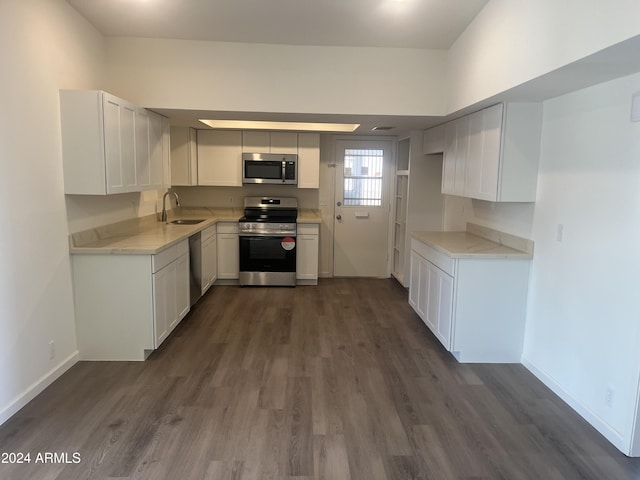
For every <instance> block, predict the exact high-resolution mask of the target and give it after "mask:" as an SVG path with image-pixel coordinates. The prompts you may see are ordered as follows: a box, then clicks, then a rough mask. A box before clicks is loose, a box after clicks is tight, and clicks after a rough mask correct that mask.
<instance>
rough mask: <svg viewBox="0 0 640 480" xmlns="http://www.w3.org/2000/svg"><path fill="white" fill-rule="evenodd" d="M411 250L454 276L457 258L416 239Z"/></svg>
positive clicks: (412, 241)
mask: <svg viewBox="0 0 640 480" xmlns="http://www.w3.org/2000/svg"><path fill="white" fill-rule="evenodd" d="M411 250H413V251H414V252H416V253H417V254H418V255H420V256H421V257H423V258H425V259H426V260H428V261H430V262H431V263H433V264H434V265H435V266H436V267H438V268H439V269H440V270H442V271H444V272H446V273H448V274H449V275H451V276H452V277H453V276H454V273H453V270H454V265H455V260H454V259H453V258H451V257H450V256H449V255H446V254H444V253H442V252H439V251H438V250H436V249H435V248H433V247H430V246H429V245H426V244H424V243H422V242H420V241H419V240H416V239H412V240H411Z"/></svg>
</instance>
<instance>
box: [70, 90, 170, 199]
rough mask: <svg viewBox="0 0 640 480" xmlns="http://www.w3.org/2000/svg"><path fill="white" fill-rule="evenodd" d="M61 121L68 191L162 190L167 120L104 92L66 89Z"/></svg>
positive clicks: (99, 193)
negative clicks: (163, 127) (163, 123)
mask: <svg viewBox="0 0 640 480" xmlns="http://www.w3.org/2000/svg"><path fill="white" fill-rule="evenodd" d="M60 117H61V127H62V150H63V162H64V180H65V193H68V194H87V195H106V194H113V193H125V192H137V191H141V190H145V189H149V188H160V187H162V184H163V164H162V156H163V151H162V149H163V141H162V133H161V132H162V118H159V119H158V118H157V117H159V116H156V114H153V113H152V112H148V111H146V110H144V109H141V108H138V107H136V106H135V105H133V104H131V103H129V102H127V101H126V100H123V99H121V98H118V97H116V96H114V95H111V94H108V93H106V92H102V91H98V90H61V91H60ZM151 118H153V121H152V122H153V125H152V124H151V123H150V122H151V120H150V119H151ZM156 121H158V122H159V123H158V124H156V123H155V122H156ZM158 125H159V127H158ZM157 128H159V129H160V130H157ZM158 132H160V133H159V134H158ZM158 159H160V160H159V161H158Z"/></svg>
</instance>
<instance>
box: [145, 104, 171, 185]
mask: <svg viewBox="0 0 640 480" xmlns="http://www.w3.org/2000/svg"><path fill="white" fill-rule="evenodd" d="M148 113H149V188H152V189H160V188H163V187H166V186H168V185H169V183H166V182H165V181H164V169H165V149H166V147H165V144H164V141H165V138H164V131H165V118H164V117H163V116H162V115H158V114H157V113H155V112H151V111H149V112H148Z"/></svg>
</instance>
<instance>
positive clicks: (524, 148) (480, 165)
mask: <svg viewBox="0 0 640 480" xmlns="http://www.w3.org/2000/svg"><path fill="white" fill-rule="evenodd" d="M541 127H542V105H541V104H539V103H507V104H498V105H494V106H492V107H489V108H486V109H484V110H481V111H479V112H476V113H473V114H471V115H467V116H465V117H462V118H459V119H457V120H454V121H452V122H449V123H447V124H446V125H445V146H444V163H443V173H442V193H446V194H450V195H459V196H464V197H469V198H477V199H480V200H487V201H491V202H535V199H536V185H537V178H538V158H539V154H540V131H541Z"/></svg>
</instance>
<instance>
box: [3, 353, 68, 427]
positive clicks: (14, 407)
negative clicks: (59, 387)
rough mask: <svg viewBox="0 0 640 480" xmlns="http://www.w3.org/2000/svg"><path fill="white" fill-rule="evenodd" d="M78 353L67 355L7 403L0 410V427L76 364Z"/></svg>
mask: <svg viewBox="0 0 640 480" xmlns="http://www.w3.org/2000/svg"><path fill="white" fill-rule="evenodd" d="M78 357H79V353H78V351H77V350H76V351H75V352H74V353H72V354H71V355H69V356H68V357H67V358H66V359H65V360H63V361H62V362H61V363H59V364H58V365H57V366H56V367H54V368H53V369H51V370H49V372H47V373H45V374H44V375H43V376H42V377H40V378H39V379H38V380H36V381H35V382H33V383H32V384H31V385H29V387H28V388H27V389H26V390H25V391H24V392H22V394H20V395H18V397H16V398H15V399H14V400H13V401H12V402H10V403H9V405H7V406H6V407H4V409H2V410H0V425H2V424H3V423H4V422H6V421H7V420H9V419H10V418H11V417H12V416H13V415H15V414H16V413H17V412H18V411H19V410H20V409H21V408H22V407H24V406H25V405H26V404H27V403H29V402H30V401H31V400H33V399H34V398H36V396H38V395H39V394H40V393H42V391H43V390H44V389H45V388H47V387H48V386H49V385H51V384H52V383H53V382H55V381H56V380H57V379H58V378H60V376H62V374H63V373H65V372H66V371H67V370H69V369H70V368H71V367H73V366H74V365H75V364H76V363H78Z"/></svg>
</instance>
